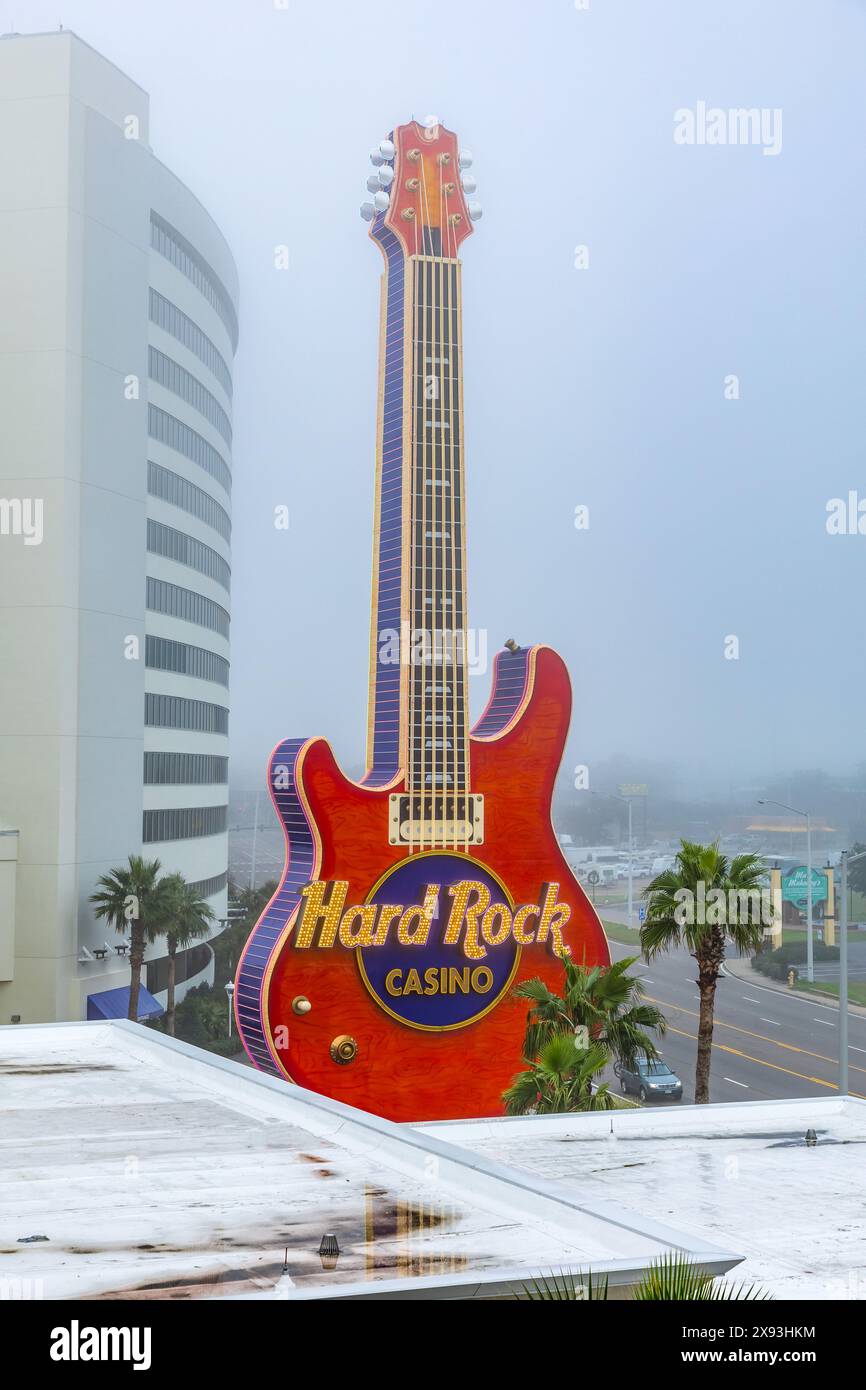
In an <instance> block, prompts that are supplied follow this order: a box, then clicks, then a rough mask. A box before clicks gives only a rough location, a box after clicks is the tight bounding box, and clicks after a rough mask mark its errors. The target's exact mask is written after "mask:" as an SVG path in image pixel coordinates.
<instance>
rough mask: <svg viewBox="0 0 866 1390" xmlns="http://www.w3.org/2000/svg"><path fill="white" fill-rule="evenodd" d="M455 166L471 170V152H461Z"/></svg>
mask: <svg viewBox="0 0 866 1390" xmlns="http://www.w3.org/2000/svg"><path fill="white" fill-rule="evenodd" d="M457 164H458V166H459V167H460V168H461V169H471V168H472V151H471V150H461V151H460V153H459V154H458V156H457Z"/></svg>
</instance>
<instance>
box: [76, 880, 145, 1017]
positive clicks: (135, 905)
mask: <svg viewBox="0 0 866 1390" xmlns="http://www.w3.org/2000/svg"><path fill="white" fill-rule="evenodd" d="M159 870H160V862H159V860H158V859H143V858H142V857H141V855H140V854H131V855H130V856H129V863H128V865H127V867H126V868H120V869H112V870H111V872H110V873H107V874H102V875H101V877H100V878H99V879H98V880H97V892H95V893H91V895H90V901H91V902H92V903H93V904H94V905H95V908H96V912H95V916H96V917H104V918H105V919H106V920H107V921H109V922H110V923H111V924H112V926H113V927H114V929H115V931H118V932H121V933H123V932H126V931H128V932H129V1008H128V1009H127V1015H126V1016H127V1018H130V1019H132V1021H133V1023H137V1022H138V994H139V989H140V988H141V967H142V964H143V962H144V947H145V942H146V940H147V935H148V930H149V923H150V920H151V916H153V917H154V918H156V919H158V918H159V916H160V913H161V911H162V907H161V905H160V898H161V887H160V884H159Z"/></svg>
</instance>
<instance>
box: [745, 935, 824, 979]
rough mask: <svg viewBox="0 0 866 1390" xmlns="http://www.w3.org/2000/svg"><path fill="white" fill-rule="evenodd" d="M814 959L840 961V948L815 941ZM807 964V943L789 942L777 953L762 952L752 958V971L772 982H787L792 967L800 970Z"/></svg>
mask: <svg viewBox="0 0 866 1390" xmlns="http://www.w3.org/2000/svg"><path fill="white" fill-rule="evenodd" d="M812 957H813V959H814V960H838V959H839V947H838V946H825V945H824V942H823V941H815V942H813V945H812ZM805 964H806V943H805V941H789V942H786V943H785V945H783V946H779V948H778V949H777V950H775V951H762V952H761V953H760V954H759V955H756V956H753V957H752V969H753V970H757V971H758V973H759V974H761V975H766V976H768V978H769V979H771V980H786V979H787V978H788V971H789V970H790V968H791V966H792V965H793V966H794V967H795V969H799V967H800V966H801V965H805Z"/></svg>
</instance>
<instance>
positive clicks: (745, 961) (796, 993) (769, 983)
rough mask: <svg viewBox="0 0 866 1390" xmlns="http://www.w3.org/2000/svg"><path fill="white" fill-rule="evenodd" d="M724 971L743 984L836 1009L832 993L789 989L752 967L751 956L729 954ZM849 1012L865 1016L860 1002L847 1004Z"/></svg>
mask: <svg viewBox="0 0 866 1390" xmlns="http://www.w3.org/2000/svg"><path fill="white" fill-rule="evenodd" d="M725 973H726V974H727V975H732V976H733V977H734V979H736V980H740V981H741V982H742V983H743V984H747V985H754V986H755V988H756V989H771V990H776V991H777V993H779V994H787V995H788V996H789V997H791V998H794V999H812V1000H814V1001H815V1003H817V1004H824V1005H825V1007H826V1008H828V1009H838V1007H839V1001H838V999H834V997H833V995H832V994H822V993H821V992H820V990H817V989H789V988H788V986H787V985H786V984H784V983H783V981H781V980H771V979H769V978H768V977H767V976H766V975H761V974H759V973H758V971H757V970H753V969H752V958H751V956H729V957H727V958H726V960H725ZM848 1012H849V1014H858V1015H859V1016H860V1017H861V1018H866V1008H864V1007H863V1005H862V1004H852V1003H850V1002H849V1004H848Z"/></svg>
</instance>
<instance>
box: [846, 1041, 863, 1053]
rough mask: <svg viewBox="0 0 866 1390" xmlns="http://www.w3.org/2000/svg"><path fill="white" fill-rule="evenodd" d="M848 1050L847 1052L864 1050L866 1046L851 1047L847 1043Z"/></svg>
mask: <svg viewBox="0 0 866 1390" xmlns="http://www.w3.org/2000/svg"><path fill="white" fill-rule="evenodd" d="M848 1051H849V1052H866V1047H852V1046H851V1044H850V1043H849V1044H848Z"/></svg>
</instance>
